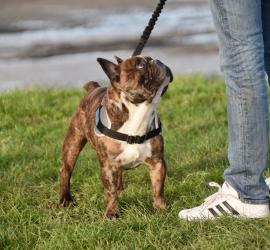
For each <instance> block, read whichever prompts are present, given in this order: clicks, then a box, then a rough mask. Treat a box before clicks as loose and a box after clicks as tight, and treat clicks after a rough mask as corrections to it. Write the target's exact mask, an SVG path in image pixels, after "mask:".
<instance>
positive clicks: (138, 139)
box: [95, 105, 162, 144]
mask: <svg viewBox="0 0 270 250" xmlns="http://www.w3.org/2000/svg"><path fill="white" fill-rule="evenodd" d="M101 109H102V105H100V106H99V107H98V109H97V113H96V121H95V124H96V128H97V129H98V130H99V132H100V133H102V134H104V135H106V136H108V137H111V138H113V139H116V140H119V141H125V142H127V143H128V144H142V143H144V142H145V141H146V140H149V139H151V138H153V137H155V136H157V135H159V134H160V133H161V132H162V127H161V122H160V120H159V119H158V118H157V121H156V123H157V125H156V126H155V129H153V130H151V131H149V132H147V133H146V134H144V135H142V136H139V135H136V136H134V135H127V134H123V133H120V132H117V131H115V130H112V129H109V128H107V127H106V126H105V125H104V124H103V123H102V122H101V119H100V111H101Z"/></svg>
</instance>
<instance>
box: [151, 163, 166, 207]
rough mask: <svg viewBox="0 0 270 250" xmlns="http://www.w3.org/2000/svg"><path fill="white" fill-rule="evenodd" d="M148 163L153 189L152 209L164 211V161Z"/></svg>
mask: <svg viewBox="0 0 270 250" xmlns="http://www.w3.org/2000/svg"><path fill="white" fill-rule="evenodd" d="M150 162H151V163H150V164H149V170H150V178H151V182H152V189H153V191H152V196H153V207H154V208H156V209H165V208H166V203H165V198H164V182H165V177H166V163H165V161H164V160H160V161H150Z"/></svg>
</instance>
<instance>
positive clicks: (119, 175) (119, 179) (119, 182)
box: [117, 169, 124, 192]
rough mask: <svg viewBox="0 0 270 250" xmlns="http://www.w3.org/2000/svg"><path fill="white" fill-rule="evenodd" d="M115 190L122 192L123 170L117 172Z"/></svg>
mask: <svg viewBox="0 0 270 250" xmlns="http://www.w3.org/2000/svg"><path fill="white" fill-rule="evenodd" d="M117 190H118V192H120V191H122V190H124V185H123V170H122V169H119V170H118V171H117Z"/></svg>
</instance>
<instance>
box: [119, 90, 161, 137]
mask: <svg viewBox="0 0 270 250" xmlns="http://www.w3.org/2000/svg"><path fill="white" fill-rule="evenodd" d="M121 99H122V102H123V103H124V104H125V106H126V107H127V109H128V113H129V118H128V120H127V121H126V122H125V123H124V124H123V126H122V127H121V128H120V129H119V130H118V132H121V133H124V134H128V135H140V136H142V135H144V134H145V133H146V132H147V130H148V129H149V128H150V126H151V124H152V122H153V119H154V117H155V112H156V111H155V108H156V104H153V103H147V102H143V103H139V104H137V105H135V104H133V103H130V102H127V101H126V100H125V98H124V94H123V93H121Z"/></svg>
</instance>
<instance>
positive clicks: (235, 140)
mask: <svg viewBox="0 0 270 250" xmlns="http://www.w3.org/2000/svg"><path fill="white" fill-rule="evenodd" d="M209 2H210V7H211V10H212V14H213V19H214V23H215V26H216V30H217V33H218V37H219V45H220V59H221V69H222V71H223V73H224V76H225V81H226V87H227V111H228V133H229V136H228V140H229V148H228V159H229V163H230V167H229V168H227V169H226V170H225V172H224V178H225V182H224V184H223V185H222V187H221V186H219V185H218V184H217V183H210V184H211V186H216V187H218V188H219V191H218V192H217V193H215V194H213V195H211V196H210V197H208V198H207V199H205V201H204V203H203V204H202V205H200V206H198V207H194V208H191V209H184V210H181V211H180V212H179V217H180V219H188V220H192V219H210V218H214V217H218V216H222V215H224V214H229V215H234V216H235V215H236V216H243V217H248V218H259V217H265V216H268V215H269V214H270V212H269V205H268V194H269V188H268V186H267V185H266V183H265V180H264V179H263V176H262V174H263V171H264V170H265V168H266V167H267V156H268V129H269V120H268V95H267V84H266V81H265V73H264V41H263V34H262V15H261V14H262V10H261V1H259V0H257V1H256V0H209ZM269 14H270V13H269Z"/></svg>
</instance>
